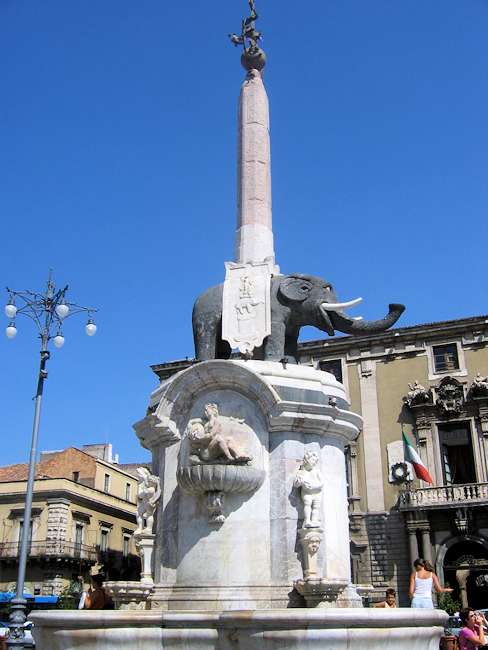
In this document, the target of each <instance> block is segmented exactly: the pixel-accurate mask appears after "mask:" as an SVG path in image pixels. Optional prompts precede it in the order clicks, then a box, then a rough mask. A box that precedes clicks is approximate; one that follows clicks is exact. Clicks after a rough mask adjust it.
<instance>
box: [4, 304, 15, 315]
mask: <svg viewBox="0 0 488 650" xmlns="http://www.w3.org/2000/svg"><path fill="white" fill-rule="evenodd" d="M16 314H17V307H16V306H15V305H14V303H13V302H9V303H8V305H5V316H6V317H7V318H15V316H16Z"/></svg>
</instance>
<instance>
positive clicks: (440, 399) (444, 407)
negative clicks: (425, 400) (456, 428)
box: [436, 377, 464, 417]
mask: <svg viewBox="0 0 488 650" xmlns="http://www.w3.org/2000/svg"><path fill="white" fill-rule="evenodd" d="M436 395H437V399H436V405H437V406H438V407H439V409H440V411H441V412H442V413H443V415H445V416H446V417H451V416H454V415H459V414H460V413H461V411H462V410H463V405H464V391H463V385H462V384H461V383H459V382H458V381H457V379H454V377H444V379H441V381H440V382H439V385H438V386H437V387H436Z"/></svg>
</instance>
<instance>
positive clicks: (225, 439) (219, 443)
mask: <svg viewBox="0 0 488 650" xmlns="http://www.w3.org/2000/svg"><path fill="white" fill-rule="evenodd" d="M229 420H234V421H236V422H238V423H239V424H242V423H243V422H244V420H236V419H235V418H229ZM187 437H188V439H189V440H190V444H191V449H192V452H193V453H194V454H195V455H196V456H197V457H198V458H199V459H200V461H203V462H215V461H218V460H219V459H223V460H224V461H228V462H229V463H237V462H240V463H245V462H248V461H250V460H252V457H251V456H248V455H247V454H245V453H244V452H243V451H242V450H241V449H240V448H239V446H238V444H237V443H236V442H235V440H234V439H233V438H232V436H229V435H225V432H224V425H223V422H222V418H221V416H220V415H219V408H218V406H217V404H206V405H205V410H204V416H203V418H195V419H193V420H191V421H190V423H189V425H188V428H187Z"/></svg>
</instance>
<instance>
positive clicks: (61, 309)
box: [56, 302, 69, 318]
mask: <svg viewBox="0 0 488 650" xmlns="http://www.w3.org/2000/svg"><path fill="white" fill-rule="evenodd" d="M56 314H57V315H58V316H59V318H66V316H67V315H68V314H69V307H68V305H67V304H66V303H64V302H60V303H59V305H57V306H56Z"/></svg>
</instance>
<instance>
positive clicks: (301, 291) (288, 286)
mask: <svg viewBox="0 0 488 650" xmlns="http://www.w3.org/2000/svg"><path fill="white" fill-rule="evenodd" d="M311 290H312V283H311V282H310V281H309V280H307V279H306V278H304V277H300V276H299V275H287V276H286V277H285V278H283V280H282V281H281V282H280V289H279V292H280V294H281V295H282V296H283V297H284V298H286V299H287V300H290V301H292V302H303V301H304V300H306V299H307V298H308V296H309V295H310V291H311Z"/></svg>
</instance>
